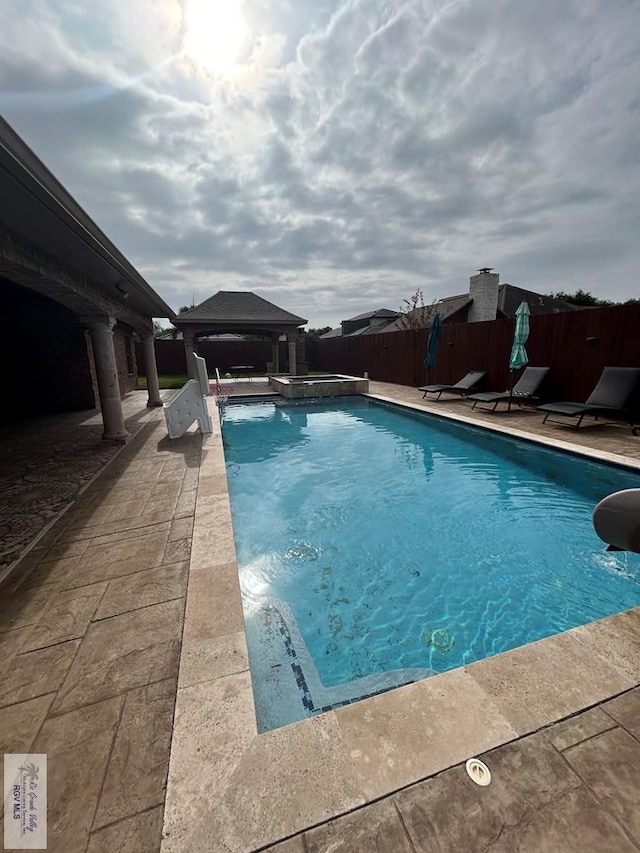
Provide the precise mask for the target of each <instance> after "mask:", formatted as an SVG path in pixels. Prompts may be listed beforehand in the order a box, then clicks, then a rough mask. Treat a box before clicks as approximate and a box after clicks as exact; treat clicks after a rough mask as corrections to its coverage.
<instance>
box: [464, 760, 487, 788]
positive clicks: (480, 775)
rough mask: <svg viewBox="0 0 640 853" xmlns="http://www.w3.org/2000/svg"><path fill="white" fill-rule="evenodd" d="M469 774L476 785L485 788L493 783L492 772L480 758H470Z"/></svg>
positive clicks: (468, 762) (468, 764)
mask: <svg viewBox="0 0 640 853" xmlns="http://www.w3.org/2000/svg"><path fill="white" fill-rule="evenodd" d="M467 773H468V774H469V776H470V777H471V778H472V779H473V781H474V782H475V783H476V785H482V786H483V787H484V786H486V785H488V784H489V783H490V782H491V771H490V770H489V768H488V767H487V765H486V764H485V763H484V762H483V761H480V759H479V758H470V759H469V760H468V761H467Z"/></svg>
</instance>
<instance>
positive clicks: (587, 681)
mask: <svg viewBox="0 0 640 853" xmlns="http://www.w3.org/2000/svg"><path fill="white" fill-rule="evenodd" d="M466 671H467V672H468V673H469V675H470V676H472V677H473V678H474V679H475V681H476V682H477V683H478V684H479V685H480V686H481V687H482V688H483V689H484V690H485V691H486V692H487V693H488V694H490V695H491V696H492V697H493V699H494V701H495V703H496V705H497V707H498V708H499V709H500V713H501V714H502V715H503V716H504V717H505V718H506V719H507V720H508V721H509V722H510V723H511V725H512V726H513V727H514V728H515V729H516V730H517V731H518V732H519V733H520V734H528V733H529V732H531V731H534V730H536V729H538V728H540V727H542V726H546V725H548V724H549V723H551V722H553V721H555V720H558V719H561V718H562V717H568V716H569V715H571V714H572V713H575V712H576V711H578V710H581V709H583V708H585V707H589V706H591V705H595V704H596V703H598V702H601V701H602V700H603V699H607V698H608V697H610V696H611V695H612V694H615V693H621V692H622V691H623V690H625V689H627V688H628V687H629V686H630V685H629V678H628V676H627V675H626V674H625V673H623V672H622V671H621V670H620V669H618V668H617V667H615V666H614V665H613V664H611V663H609V662H608V661H606V660H604V659H602V658H600V657H598V656H597V655H595V654H594V652H593V649H592V648H591V647H590V644H588V643H583V642H582V640H581V639H579V638H578V637H577V636H576V635H575V634H574V633H573V632H571V631H569V632H567V633H564V634H557V635H555V636H553V637H548V638H547V639H545V640H539V641H538V642H535V643H530V644H529V645H526V646H520V647H519V648H517V649H513V650H512V651H509V652H504V653H502V654H500V655H496V656H495V657H491V658H487V659H486V660H482V661H478V663H473V664H470V665H469V666H467V667H466ZM576 673H580V677H579V678H576Z"/></svg>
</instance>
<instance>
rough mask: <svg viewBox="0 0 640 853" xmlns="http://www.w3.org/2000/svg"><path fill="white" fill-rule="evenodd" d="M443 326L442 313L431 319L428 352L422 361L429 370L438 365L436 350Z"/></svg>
mask: <svg viewBox="0 0 640 853" xmlns="http://www.w3.org/2000/svg"><path fill="white" fill-rule="evenodd" d="M441 328H442V324H441V320H440V315H439V314H436V315H435V317H434V318H433V320H432V321H431V328H430V329H429V340H428V341H427V353H426V355H425V357H424V361H423V362H422V363H423V364H424V366H425V367H426V368H427V370H430V369H431V368H432V367H435V366H436V351H437V349H438V340H439V338H440V329H441Z"/></svg>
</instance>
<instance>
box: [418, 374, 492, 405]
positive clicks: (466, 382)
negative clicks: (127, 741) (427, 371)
mask: <svg viewBox="0 0 640 853" xmlns="http://www.w3.org/2000/svg"><path fill="white" fill-rule="evenodd" d="M485 372H486V371H484V370H470V371H469V373H467V375H466V376H463V377H462V379H460V380H459V381H458V382H456V383H455V385H423V386H422V388H418V391H424V393H423V395H422V399H423V400H424V398H425V397H426V396H427V394H437V395H438V396H437V397H436V400H439V399H440V395H441V394H442V392H443V391H447V393H449V392H450V393H452V394H462V395H463V396H464V395H466V394H468V393H469V391H472V390H473V389H474V388H475V386H476V385H477V384H478V383H479V382H480V381H481V380H482V379H483V378H484V376H485Z"/></svg>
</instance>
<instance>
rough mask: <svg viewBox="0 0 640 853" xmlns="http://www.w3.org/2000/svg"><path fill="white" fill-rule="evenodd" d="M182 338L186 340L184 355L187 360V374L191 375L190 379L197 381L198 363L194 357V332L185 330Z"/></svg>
mask: <svg viewBox="0 0 640 853" xmlns="http://www.w3.org/2000/svg"><path fill="white" fill-rule="evenodd" d="M182 336H183V339H184V354H185V356H186V358H187V373H188V375H189V379H197V376H196V363H195V360H194V359H193V357H192V356H193V353H194V352H195V351H196V348H195V343H194V337H193V332H187V330H186V329H185V330H184V332H183V333H182Z"/></svg>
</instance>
